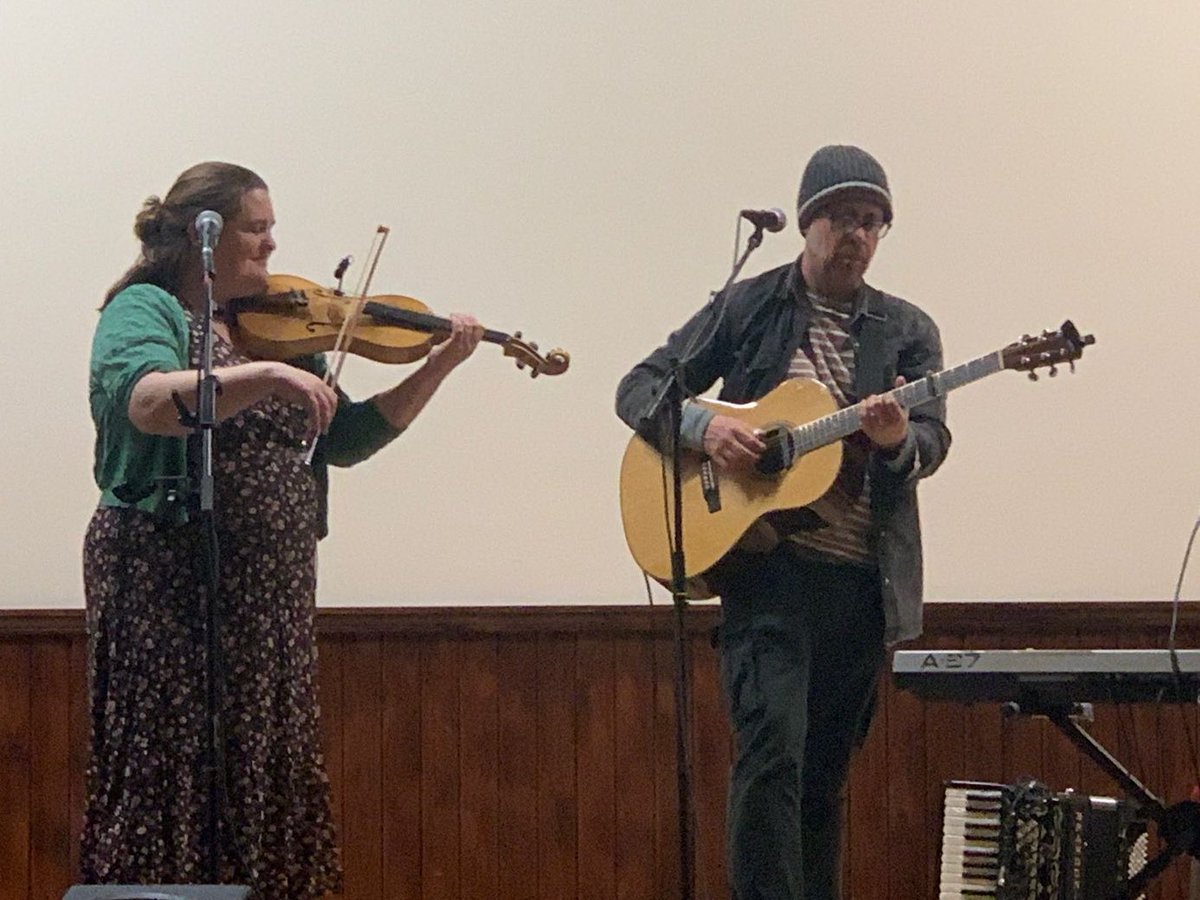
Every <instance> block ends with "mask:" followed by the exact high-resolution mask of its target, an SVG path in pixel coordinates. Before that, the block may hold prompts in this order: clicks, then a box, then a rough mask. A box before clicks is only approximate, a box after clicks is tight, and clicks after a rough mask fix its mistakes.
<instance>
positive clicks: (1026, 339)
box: [1021, 334, 1033, 344]
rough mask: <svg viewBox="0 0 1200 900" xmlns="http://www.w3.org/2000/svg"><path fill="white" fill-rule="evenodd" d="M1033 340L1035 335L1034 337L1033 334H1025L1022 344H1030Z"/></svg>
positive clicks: (1022, 336)
mask: <svg viewBox="0 0 1200 900" xmlns="http://www.w3.org/2000/svg"><path fill="white" fill-rule="evenodd" d="M1032 340H1033V335H1032V334H1023V335H1021V343H1022V344H1028V343H1029V342H1030V341H1032Z"/></svg>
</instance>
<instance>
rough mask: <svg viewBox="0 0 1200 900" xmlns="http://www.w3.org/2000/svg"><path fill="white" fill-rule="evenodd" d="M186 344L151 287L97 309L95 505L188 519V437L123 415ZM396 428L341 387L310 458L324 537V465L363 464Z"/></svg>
mask: <svg viewBox="0 0 1200 900" xmlns="http://www.w3.org/2000/svg"><path fill="white" fill-rule="evenodd" d="M188 344H189V335H188V324H187V318H186V317H185V316H184V313H183V307H182V306H181V305H180V304H179V301H178V300H176V299H175V298H174V297H173V296H171V295H170V294H168V293H167V292H166V291H164V290H162V289H161V288H158V287H155V286H154V285H151V284H135V285H131V286H130V287H127V288H125V289H124V290H123V291H121V292H120V293H119V294H117V295H116V296H115V297H114V298H113V299H112V301H111V302H110V303H109V304H108V305H107V306H106V307H105V308H104V310H103V311H102V312H101V313H100V323H99V325H97V327H96V334H95V337H94V338H93V339H92V360H91V368H90V372H89V378H88V392H89V399H90V401H91V407H92V421H93V422H94V423H95V426H96V451H95V465H94V469H93V471H94V474H95V478H96V484H97V485H98V486H99V488H100V491H101V493H100V505H101V506H120V507H125V506H134V507H137V508H138V509H141V510H145V511H146V512H149V513H152V514H154V515H156V516H159V517H160V518H163V519H166V520H168V521H172V522H184V521H186V520H187V518H188V504H187V502H186V492H185V491H182V490H181V488H182V487H183V486H184V485H185V483H186V482H185V480H184V479H185V478H186V476H187V475H188V472H187V441H186V438H182V437H166V436H163V435H156V434H146V433H145V432H142V431H139V430H138V429H137V428H135V427H134V425H133V423H131V422H130V421H129V397H130V395H131V394H132V393H133V387H134V385H136V384H137V383H138V380H139V379H141V377H142V376H143V375H145V374H146V373H148V372H174V371H178V370H180V369H187V368H190V360H189V353H188V349H189V348H188ZM289 362H290V364H291V365H294V366H297V367H299V368H302V369H306V370H308V371H310V372H313V373H315V374H317V375H324V373H325V359H324V357H323V356H306V357H300V358H298V359H294V360H289ZM399 434H400V431H399V430H398V429H396V428H394V427H392V425H391V424H390V423H389V422H388V421H387V419H385V418H384V417H383V414H382V413H380V412H379V410H378V408H376V406H375V404H374V403H371V402H370V401H360V402H357V403H355V402H352V401H350V400H349V399H348V398H347V397H346V396H345V395H344V394H340V392H339V398H338V409H337V413H336V414H335V415H334V418H333V422H332V423H331V424H330V426H329V431H328V433H326V434H324V435H322V436H321V439H320V440H319V441H318V442H317V451H316V453H315V454H314V456H313V475H314V477H315V478H316V479H317V483H318V485H319V487H320V497H321V508H320V517H321V523H320V526H321V534H322V536H323V535H324V534H325V533H326V531H327V530H328V526H327V515H326V504H327V500H326V496H327V492H328V472H327V466H329V465H334V466H349V465H353V464H354V463H357V462H361V461H362V460H364V459H366V458H367V457H369V456H371V455H372V454H373V453H375V451H377V450H379V449H380V448H381V447H383V446H385V445H386V444H388V443H389V442H390V441H392V440H393V439H395V438H396V437H397V436H398V435H399Z"/></svg>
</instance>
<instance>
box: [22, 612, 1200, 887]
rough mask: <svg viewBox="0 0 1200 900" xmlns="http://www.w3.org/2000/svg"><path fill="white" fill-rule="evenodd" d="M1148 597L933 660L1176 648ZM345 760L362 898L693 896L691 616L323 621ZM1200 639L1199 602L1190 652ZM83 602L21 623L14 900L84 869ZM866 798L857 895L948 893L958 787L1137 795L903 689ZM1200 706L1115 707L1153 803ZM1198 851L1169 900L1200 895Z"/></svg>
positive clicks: (876, 730)
mask: <svg viewBox="0 0 1200 900" xmlns="http://www.w3.org/2000/svg"><path fill="white" fill-rule="evenodd" d="M1169 617H1170V610H1169V607H1168V606H1167V605H1166V604H1162V603H1157V602H1144V603H1124V602H1123V603H1074V602H1072V603H991V602H979V603H936V604H930V605H929V606H928V608H927V613H926V634H925V636H924V637H923V638H922V639H921V640H920V641H917V642H914V643H912V644H910V645H908V646H909V648H919V647H970V648H974V649H982V648H1003V647H1007V648H1012V647H1043V648H1051V647H1161V646H1163V645H1164V642H1165V639H1166V634H1167V626H1168V623H1169ZM716 621H717V610H716V609H715V608H713V607H712V606H696V607H693V608H692V609H691V610H690V612H689V614H688V635H689V641H690V646H691V648H692V652H693V667H694V694H693V710H692V725H693V728H692V740H693V767H694V772H693V784H694V788H695V796H696V821H697V828H696V835H697V838H696V873H697V881H698V885H697V890H696V892H695V896H696V898H697V900H715V898H724V897H726V896H727V893H726V890H725V887H724V885H725V865H724V860H723V856H722V833H723V828H724V803H725V786H726V780H727V769H728V765H729V759H730V749H731V742H730V737H729V730H728V723H727V720H726V716H725V712H724V709H723V704H722V701H721V698H720V693H719V689H718V686H717V665H716V658H715V654H714V653H713V651H712V649H711V647H710V646H709V643H708V633H709V631H710V629H711V628H712V626H713V625H714V624H715V623H716ZM318 628H319V633H320V637H319V641H320V653H321V674H320V697H321V704H322V712H323V724H324V735H325V738H324V740H325V752H326V758H327V763H328V767H329V774H330V778H331V780H332V783H333V798H334V810H335V815H336V817H337V820H338V825H339V828H340V832H341V841H342V848H343V862H344V866H345V871H346V890H345V894H344V897H345V898H347V900H375V898H393V897H397V898H398V897H405V898H409V897H412V898H415V897H421V898H426V900H429V898H459V897H463V898H467V897H469V898H488V900H496V898H503V900H508V898H531V900H532V898H540V900H565V898H573V897H584V898H617V897H621V898H633V900H662V898H671V897H677V896H678V894H679V891H678V872H679V863H678V860H679V852H678V846H677V833H678V820H677V816H676V811H675V810H676V775H675V749H674V748H675V742H674V732H673V722H674V706H673V704H674V699H673V698H674V693H673V687H672V674H673V662H672V641H671V629H672V612H671V610H670V609H669V608H663V607H653V608H652V607H559V608H542V607H527V608H478V609H462V608H436V609H429V608H422V609H322V610H321V611H320V613H319V615H318ZM1198 640H1200V614H1197V612H1196V611H1195V609H1194V607H1192V606H1185V608H1184V615H1183V617H1182V623H1181V628H1180V632H1179V645H1180V646H1184V647H1195V646H1198V645H1200V644H1198ZM85 652H86V648H85V638H84V632H83V615H82V612H81V611H79V610H63V611H9V612H2V613H0V898H3V900H25V898H55V900H57V898H60V897H61V896H62V892H63V890H64V889H65V888H66V887H67V886H68V885H69V884H71V883H72V882H73V881H74V880H75V872H76V870H77V865H78V833H79V827H80V816H81V807H82V803H83V771H84V765H85V761H86V754H87V746H86V743H87V718H88V716H87V710H86V707H85V699H86V695H85ZM881 687H882V692H881V701H880V704H879V708H878V711H877V713H876V720H875V724H874V727H873V730H872V732H871V736H870V738H869V739H868V741H867V742H866V744H865V745H864V747H863V749H862V751H861V752H860V753H859V755H858V757H857V758H856V761H855V764H854V767H853V770H852V776H851V785H850V791H849V796H848V799H847V813H848V816H847V821H848V826H847V836H846V840H847V845H848V846H847V853H846V896H847V897H849V898H853V900H885V898H886V900H917V898H928V897H934V896H935V895H936V887H937V865H938V850H939V844H940V831H941V808H940V807H941V801H942V783H943V782H944V781H946V780H948V779H952V778H970V779H974V780H985V781H1004V782H1008V781H1014V780H1016V779H1018V778H1021V777H1025V776H1033V777H1036V778H1039V779H1041V780H1043V781H1045V782H1046V783H1048V784H1049V785H1050V786H1051V787H1052V788H1055V789H1057V790H1063V789H1066V788H1068V787H1074V788H1077V789H1080V790H1084V791H1088V792H1091V793H1095V794H1105V795H1108V796H1119V794H1118V793H1117V789H1116V786H1115V785H1114V784H1112V783H1111V782H1110V780H1109V779H1108V778H1107V776H1105V775H1103V774H1102V773H1101V772H1099V771H1098V770H1097V769H1096V768H1095V766H1094V765H1093V764H1092V763H1091V762H1090V761H1088V760H1087V759H1085V758H1083V757H1082V756H1081V754H1080V753H1079V752H1078V751H1077V750H1076V749H1075V748H1074V746H1073V745H1071V744H1070V743H1069V742H1067V740H1066V739H1065V738H1063V737H1062V736H1061V735H1060V734H1059V733H1058V732H1057V731H1056V730H1054V729H1053V728H1052V727H1051V726H1049V725H1047V724H1046V723H1044V722H1038V721H1028V720H1009V719H1005V718H1003V717H1002V716H1001V713H1000V711H999V709H998V708H997V706H996V705H994V704H979V705H976V706H961V705H957V704H949V703H932V702H923V701H922V700H920V699H918V698H916V697H914V696H912V695H910V694H905V693H902V692H899V691H897V690H895V689H894V688H893V687H892V686H891V683H890V679H889V678H888V677H886V676H885V677H884V679H883V681H882V685H881ZM1196 729H1197V717H1196V710H1195V708H1194V707H1176V706H1164V707H1161V708H1156V707H1153V706H1133V707H1123V708H1117V707H1107V706H1101V707H1097V715H1096V723H1095V725H1094V727H1093V728H1092V729H1091V730H1092V733H1093V734H1095V735H1096V737H1097V738H1098V739H1099V740H1100V741H1101V743H1103V744H1104V745H1105V746H1106V747H1108V748H1109V750H1111V751H1112V752H1113V753H1114V755H1116V756H1117V758H1118V759H1120V760H1122V762H1124V763H1125V764H1126V765H1127V766H1128V767H1129V768H1131V769H1132V771H1133V772H1134V774H1135V775H1136V776H1137V777H1138V778H1139V779H1140V780H1141V781H1142V782H1143V783H1144V784H1146V785H1147V786H1148V787H1149V788H1150V789H1151V790H1152V791H1154V792H1155V793H1156V794H1158V796H1160V797H1162V798H1163V799H1164V800H1166V801H1167V802H1169V803H1172V802H1176V801H1178V800H1182V799H1186V797H1187V796H1188V794H1189V792H1190V790H1191V788H1192V786H1193V785H1194V784H1195V783H1196V782H1197V780H1198V779H1200V775H1198V774H1197V772H1196V768H1195V763H1194V759H1195V757H1196V747H1195V746H1194V745H1195V744H1196V738H1195V737H1194V735H1195V733H1196ZM1186 867H1187V864H1186V862H1182V861H1180V862H1177V863H1176V864H1175V866H1174V867H1173V868H1172V869H1171V870H1170V871H1169V872H1167V873H1166V875H1165V876H1164V877H1163V878H1162V879H1160V880H1159V882H1158V884H1157V885H1156V886H1155V888H1154V890H1153V891H1152V892H1151V894H1150V896H1151V897H1153V898H1158V900H1174V898H1176V897H1183V896H1184V895H1185V884H1186V878H1187V868H1186Z"/></svg>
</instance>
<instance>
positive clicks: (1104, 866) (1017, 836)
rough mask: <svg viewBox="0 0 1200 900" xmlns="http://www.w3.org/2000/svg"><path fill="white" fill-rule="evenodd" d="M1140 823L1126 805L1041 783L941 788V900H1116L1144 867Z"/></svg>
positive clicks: (1144, 847)
mask: <svg viewBox="0 0 1200 900" xmlns="http://www.w3.org/2000/svg"><path fill="white" fill-rule="evenodd" d="M1147 842H1148V837H1147V833H1146V822H1145V819H1144V818H1142V817H1139V816H1138V814H1137V809H1136V808H1135V807H1134V806H1133V805H1132V804H1130V803H1128V802H1127V801H1123V800H1116V799H1113V798H1111V797H1092V796H1088V795H1086V794H1078V793H1075V792H1073V791H1067V792H1066V793H1055V792H1053V791H1051V790H1050V789H1049V788H1047V787H1046V786H1045V785H1043V784H1041V783H1039V782H1036V781H1028V782H1021V783H1017V784H1010V785H1003V784H984V783H980V782H971V781H951V782H949V783H947V785H946V798H945V812H944V815H943V820H942V859H941V883H940V886H939V893H938V897H939V898H940V900H951V898H954V900H957V898H980V897H988V898H993V900H1018V898H1019V900H1113V898H1114V897H1126V896H1127V894H1128V887H1129V881H1130V879H1131V878H1132V877H1133V876H1135V875H1137V873H1138V872H1140V871H1141V870H1142V868H1143V867H1144V866H1145V865H1146V855H1147V849H1148V848H1147Z"/></svg>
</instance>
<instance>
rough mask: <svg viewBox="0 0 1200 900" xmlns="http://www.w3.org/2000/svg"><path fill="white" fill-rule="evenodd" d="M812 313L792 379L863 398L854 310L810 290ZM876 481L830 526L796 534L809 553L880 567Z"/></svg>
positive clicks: (843, 401)
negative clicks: (875, 540)
mask: <svg viewBox="0 0 1200 900" xmlns="http://www.w3.org/2000/svg"><path fill="white" fill-rule="evenodd" d="M808 299H809V302H810V303H811V304H812V307H813V312H812V317H811V318H810V319H809V323H808V331H807V333H806V334H805V337H804V340H803V341H802V342H801V344H800V347H799V348H798V349H797V351H796V355H795V357H794V358H793V359H792V361H791V363H790V365H789V366H788V374H787V377H788V378H811V379H814V380H816V381H819V382H821V384H823V385H825V387H826V388H827V389H828V390H829V392H830V394H832V395H833V398H834V400H836V401H837V405H838V408H839V409H840V408H845V407H847V406H852V405H853V404H855V403H857V402H858V400H859V398H858V397H856V396H855V395H854V369H855V360H854V342H853V341H852V340H851V339H850V334H849V332H848V331H847V327H848V326H849V324H850V318H851V310H850V309H849V308H846V309H839V308H837V306H836V305H835V304H833V303H832V302H831V301H829V300H827V299H826V298H824V297H821V296H818V295H817V294H814V293H812V292H811V291H809V292H808ZM870 487H871V486H870V484H869V483H868V482H866V481H865V480H864V483H863V490H862V494H861V495H859V497H858V499H857V500H856V501H855V502H854V503H853V504H851V506H850V508H849V509H848V510H847V511H846V514H845V516H844V517H843V518H841V519H840V520H838V521H837V522H834V523H832V524H830V525H828V526H826V527H825V528H818V529H815V530H813V531H801V532H798V533H796V534H793V535H790V536H789V538H788V539H789V540H791V541H792V542H794V543H795V544H796V545H797V546H799V547H800V548H801V549H802V550H804V551H806V555H809V554H811V555H812V556H814V557H816V558H819V559H825V560H829V559H833V560H835V561H837V562H844V563H852V564H854V565H859V566H874V564H875V554H874V553H873V551H872V550H871V548H870V546H869V545H868V542H867V535H868V533H869V531H870V528H871V508H870Z"/></svg>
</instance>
